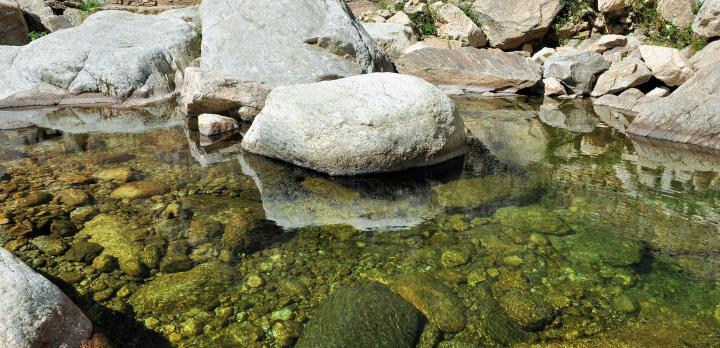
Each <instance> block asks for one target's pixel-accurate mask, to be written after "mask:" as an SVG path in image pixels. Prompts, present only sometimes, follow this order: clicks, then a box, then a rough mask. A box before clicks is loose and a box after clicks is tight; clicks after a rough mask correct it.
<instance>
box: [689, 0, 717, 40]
mask: <svg viewBox="0 0 720 348" xmlns="http://www.w3.org/2000/svg"><path fill="white" fill-rule="evenodd" d="M692 29H693V31H694V32H695V34H698V35H700V36H705V37H716V36H720V0H705V1H703V4H702V7H700V11H699V12H698V14H697V15H695V21H693V24H692Z"/></svg>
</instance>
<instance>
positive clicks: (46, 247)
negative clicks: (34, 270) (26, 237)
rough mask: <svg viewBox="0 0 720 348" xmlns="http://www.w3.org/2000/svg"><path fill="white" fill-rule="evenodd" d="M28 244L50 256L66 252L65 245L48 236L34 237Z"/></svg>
mask: <svg viewBox="0 0 720 348" xmlns="http://www.w3.org/2000/svg"><path fill="white" fill-rule="evenodd" d="M30 243H31V244H32V245H34V246H35V247H36V248H38V250H40V251H42V252H43V253H45V254H48V255H52V256H58V255H62V254H63V253H64V252H65V250H67V245H65V243H63V242H62V241H61V240H59V239H56V238H50V237H48V236H38V237H35V238H33V239H31V240H30Z"/></svg>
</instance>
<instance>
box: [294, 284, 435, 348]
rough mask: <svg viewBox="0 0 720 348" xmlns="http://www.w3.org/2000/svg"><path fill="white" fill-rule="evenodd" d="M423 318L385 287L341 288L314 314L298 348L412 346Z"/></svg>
mask: <svg viewBox="0 0 720 348" xmlns="http://www.w3.org/2000/svg"><path fill="white" fill-rule="evenodd" d="M422 327H423V318H422V315H421V314H420V312H418V311H417V310H416V309H415V308H413V306H412V305H410V304H409V303H407V302H405V301H404V300H403V299H402V298H401V297H400V296H398V295H396V294H395V293H393V292H392V291H390V289H388V288H387V287H386V286H385V285H381V284H377V283H371V284H362V285H360V286H354V287H347V286H346V287H342V288H340V289H338V290H336V291H335V292H333V293H332V294H331V295H330V296H329V297H328V298H327V299H326V300H325V301H324V302H323V303H322V304H321V305H320V306H319V307H318V308H317V310H316V311H315V313H314V314H313V317H312V319H311V320H310V322H309V323H308V324H307V326H306V327H305V330H304V332H303V335H302V336H300V339H299V340H298V343H297V346H296V347H299V348H303V347H305V348H324V347H351V348H360V347H398V348H402V347H408V348H411V347H415V344H416V341H417V339H418V337H419V336H420V331H421V330H422Z"/></svg>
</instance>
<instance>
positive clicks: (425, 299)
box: [391, 273, 466, 333]
mask: <svg viewBox="0 0 720 348" xmlns="http://www.w3.org/2000/svg"><path fill="white" fill-rule="evenodd" d="M391 286H392V288H393V290H395V291H396V292H397V293H398V294H400V296H402V297H403V298H404V299H405V300H406V301H408V302H410V303H412V304H413V306H415V308H417V309H419V310H420V312H422V313H423V314H424V315H425V317H426V318H427V319H428V320H429V321H430V322H431V323H433V324H435V325H436V326H437V327H438V328H440V330H442V331H444V332H448V333H455V332H460V331H462V329H464V328H465V323H466V320H465V306H464V305H463V303H462V301H461V300H460V298H458V297H457V295H456V294H455V293H454V292H453V291H452V289H450V288H449V287H447V285H445V284H444V283H443V282H442V281H440V280H439V279H437V278H435V277H434V276H432V275H430V274H426V273H413V274H410V275H407V276H404V277H402V278H400V279H398V280H396V281H394V282H393V283H392V284H391Z"/></svg>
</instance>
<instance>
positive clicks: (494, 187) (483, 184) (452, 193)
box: [433, 174, 538, 209]
mask: <svg viewBox="0 0 720 348" xmlns="http://www.w3.org/2000/svg"><path fill="white" fill-rule="evenodd" d="M537 191H538V187H537V186H536V185H534V184H533V183H532V182H529V181H528V179H527V178H522V177H519V176H513V175H499V174H493V175H488V176H483V177H478V178H472V179H460V180H456V181H452V182H450V183H447V184H441V185H437V186H435V187H433V199H434V201H435V202H436V203H438V204H439V205H441V206H443V207H446V208H455V209H474V208H479V207H482V206H487V205H490V204H491V203H495V202H512V201H522V200H525V199H529V198H531V197H534V196H535V195H536V193H537Z"/></svg>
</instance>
